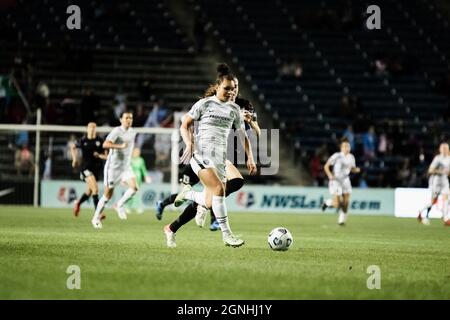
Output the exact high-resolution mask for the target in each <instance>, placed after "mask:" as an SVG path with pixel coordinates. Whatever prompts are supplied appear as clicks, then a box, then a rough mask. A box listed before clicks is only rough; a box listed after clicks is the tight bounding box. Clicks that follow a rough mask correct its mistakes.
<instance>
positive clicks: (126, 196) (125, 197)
mask: <svg viewBox="0 0 450 320" xmlns="http://www.w3.org/2000/svg"><path fill="white" fill-rule="evenodd" d="M135 193H136V190H134V189H133V188H128V189H127V191H125V193H124V194H123V196H122V198H120V199H119V201H117V206H118V207H121V206H123V205H124V204H125V202H127V201H128V200H129V199H130V198H131V197H132V196H134V194H135Z"/></svg>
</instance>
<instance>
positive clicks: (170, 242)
mask: <svg viewBox="0 0 450 320" xmlns="http://www.w3.org/2000/svg"><path fill="white" fill-rule="evenodd" d="M164 233H165V235H166V241H167V246H168V247H169V248H175V247H176V246H177V244H176V242H175V232H173V231H172V230H170V226H169V225H166V226H165V227H164Z"/></svg>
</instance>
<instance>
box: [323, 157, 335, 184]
mask: <svg viewBox="0 0 450 320" xmlns="http://www.w3.org/2000/svg"><path fill="white" fill-rule="evenodd" d="M330 167H331V161H330V160H328V161H327V163H325V165H324V166H323V170H324V171H325V174H326V175H327V177H328V179H329V180H334V179H335V177H334V174H333V173H332V172H331V170H330Z"/></svg>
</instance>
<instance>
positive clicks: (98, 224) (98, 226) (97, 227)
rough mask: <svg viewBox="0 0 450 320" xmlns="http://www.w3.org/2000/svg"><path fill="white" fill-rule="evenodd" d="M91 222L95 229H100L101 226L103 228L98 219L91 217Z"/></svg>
mask: <svg viewBox="0 0 450 320" xmlns="http://www.w3.org/2000/svg"><path fill="white" fill-rule="evenodd" d="M91 223H92V226H93V227H94V228H95V229H101V228H103V225H102V222H101V221H100V219H95V218H94V219H92V221H91Z"/></svg>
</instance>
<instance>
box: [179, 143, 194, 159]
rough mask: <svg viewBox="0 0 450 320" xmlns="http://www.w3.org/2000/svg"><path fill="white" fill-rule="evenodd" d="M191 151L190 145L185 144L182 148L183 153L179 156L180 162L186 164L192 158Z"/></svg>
mask: <svg viewBox="0 0 450 320" xmlns="http://www.w3.org/2000/svg"><path fill="white" fill-rule="evenodd" d="M192 152H193V148H192V146H190V145H189V146H186V149H184V152H183V155H182V156H181V158H180V162H181V163H182V164H188V163H189V161H190V160H191V158H192Z"/></svg>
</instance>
